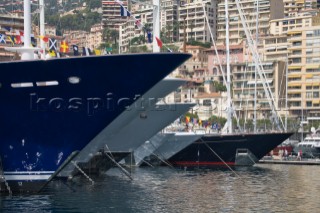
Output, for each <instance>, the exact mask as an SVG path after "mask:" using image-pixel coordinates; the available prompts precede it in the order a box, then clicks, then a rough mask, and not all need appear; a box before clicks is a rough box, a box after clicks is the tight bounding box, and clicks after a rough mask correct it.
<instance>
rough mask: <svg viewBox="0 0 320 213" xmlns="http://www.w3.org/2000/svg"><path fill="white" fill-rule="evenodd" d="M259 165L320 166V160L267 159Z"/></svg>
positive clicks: (262, 160) (263, 159)
mask: <svg viewBox="0 0 320 213" xmlns="http://www.w3.org/2000/svg"><path fill="white" fill-rule="evenodd" d="M258 163H261V164H290V165H320V159H301V160H296V158H295V159H288V160H285V159H282V160H281V159H265V158H262V159H261V160H259V162H258Z"/></svg>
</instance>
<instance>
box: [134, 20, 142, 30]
mask: <svg viewBox="0 0 320 213" xmlns="http://www.w3.org/2000/svg"><path fill="white" fill-rule="evenodd" d="M135 23H136V25H137V27H138V28H139V29H140V30H142V28H143V24H141V21H140V20H138V19H136V21H135Z"/></svg>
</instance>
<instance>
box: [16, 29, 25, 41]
mask: <svg viewBox="0 0 320 213" xmlns="http://www.w3.org/2000/svg"><path fill="white" fill-rule="evenodd" d="M15 34H16V44H22V42H24V33H23V31H20V30H16V31H15Z"/></svg>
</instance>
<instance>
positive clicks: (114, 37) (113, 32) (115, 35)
mask: <svg viewBox="0 0 320 213" xmlns="http://www.w3.org/2000/svg"><path fill="white" fill-rule="evenodd" d="M110 37H111V38H112V40H114V44H115V45H116V44H117V38H119V31H117V30H111V32H110Z"/></svg>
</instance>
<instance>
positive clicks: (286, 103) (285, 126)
mask: <svg viewBox="0 0 320 213" xmlns="http://www.w3.org/2000/svg"><path fill="white" fill-rule="evenodd" d="M285 108H286V117H285V120H284V130H285V131H288V54H287V60H286V102H285Z"/></svg>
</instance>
